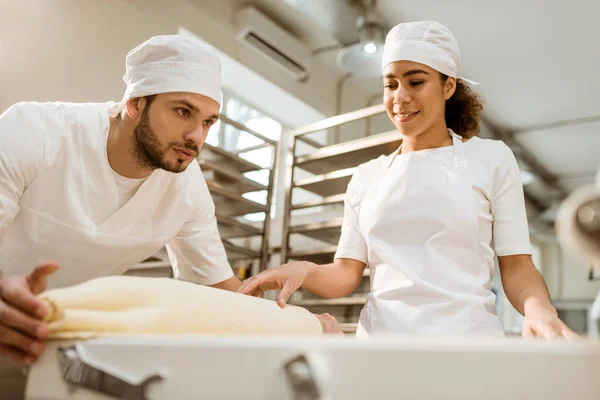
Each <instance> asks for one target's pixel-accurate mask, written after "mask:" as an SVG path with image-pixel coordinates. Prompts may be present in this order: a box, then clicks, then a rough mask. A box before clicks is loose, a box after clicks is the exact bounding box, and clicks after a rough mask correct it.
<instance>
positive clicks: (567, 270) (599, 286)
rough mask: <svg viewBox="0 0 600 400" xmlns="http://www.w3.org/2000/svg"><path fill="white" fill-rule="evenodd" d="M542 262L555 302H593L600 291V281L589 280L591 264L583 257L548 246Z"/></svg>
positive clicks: (544, 248) (545, 248) (555, 246)
mask: <svg viewBox="0 0 600 400" xmlns="http://www.w3.org/2000/svg"><path fill="white" fill-rule="evenodd" d="M542 260H543V264H542V273H543V275H544V278H545V279H546V283H547V284H548V288H549V290H550V293H551V295H552V298H553V299H554V300H583V301H587V300H589V301H591V300H593V299H594V298H595V297H596V294H597V293H598V292H599V291H600V281H589V280H588V273H589V270H590V266H591V262H590V261H589V260H587V259H586V258H584V257H582V256H581V255H579V254H574V253H571V252H566V251H561V249H560V247H559V246H557V245H555V244H546V245H545V246H544V247H543V249H542Z"/></svg>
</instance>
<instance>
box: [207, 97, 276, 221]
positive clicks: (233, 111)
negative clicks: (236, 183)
mask: <svg viewBox="0 0 600 400" xmlns="http://www.w3.org/2000/svg"><path fill="white" fill-rule="evenodd" d="M223 95H224V96H223V106H222V108H221V114H223V115H224V116H226V117H227V118H229V119H231V120H233V121H236V122H239V123H240V124H242V125H244V126H246V127H247V128H249V129H251V130H253V131H255V132H257V133H260V134H261V135H263V136H265V137H266V138H269V139H271V140H275V141H279V139H280V138H281V131H282V126H281V124H280V123H279V122H277V121H276V120H274V119H273V118H271V117H269V116H268V115H266V114H265V113H263V112H262V111H259V110H257V109H256V108H254V107H253V106H251V105H249V104H248V103H246V102H244V101H243V100H241V99H239V98H236V97H235V96H234V95H232V94H231V93H229V92H225V93H223ZM206 143H208V144H211V145H213V146H220V147H222V148H223V149H225V150H227V151H229V152H232V153H236V154H238V155H239V156H240V157H241V158H243V159H245V160H248V161H250V162H252V163H254V164H256V165H259V166H260V167H262V168H264V169H262V170H259V171H250V172H247V173H245V174H244V176H245V177H247V178H248V179H251V180H253V181H256V182H258V183H261V184H263V185H268V184H269V168H273V167H274V166H273V160H274V157H275V154H274V153H273V152H274V150H275V148H274V147H273V146H272V145H270V144H268V143H267V142H265V141H264V140H262V139H260V138H258V137H256V136H254V135H252V134H250V133H248V132H245V131H243V130H240V129H238V128H236V127H234V126H232V125H229V124H227V123H224V122H222V121H219V122H218V123H217V124H215V125H214V126H213V127H212V128H211V130H210V132H209V135H208V137H207V140H206ZM243 197H245V198H247V199H249V200H252V201H256V202H258V203H261V204H266V203H267V191H266V190H261V191H257V192H249V193H245V194H244V195H243ZM274 211H275V204H273V205H272V207H271V213H272V214H274ZM245 218H246V219H247V220H249V221H253V222H254V221H257V222H258V221H263V220H264V218H265V216H264V214H263V213H257V214H248V215H246V216H245Z"/></svg>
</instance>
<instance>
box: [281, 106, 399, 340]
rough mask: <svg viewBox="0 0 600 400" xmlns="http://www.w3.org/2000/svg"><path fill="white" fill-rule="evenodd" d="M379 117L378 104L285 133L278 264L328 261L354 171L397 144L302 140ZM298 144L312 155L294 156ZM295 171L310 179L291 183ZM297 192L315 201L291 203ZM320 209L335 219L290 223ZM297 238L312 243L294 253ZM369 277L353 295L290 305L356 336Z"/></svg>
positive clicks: (300, 299) (375, 139)
mask: <svg viewBox="0 0 600 400" xmlns="http://www.w3.org/2000/svg"><path fill="white" fill-rule="evenodd" d="M384 112H385V109H384V107H383V105H377V106H373V107H369V108H365V109H361V110H358V111H354V112H350V113H347V114H342V115H338V116H335V117H332V118H328V119H325V120H323V121H319V122H316V123H314V124H310V125H308V126H305V127H300V128H296V129H293V130H290V131H288V132H286V134H287V135H288V137H290V138H291V140H290V145H289V146H290V147H289V151H288V156H287V160H286V161H287V176H286V205H285V217H284V227H283V240H282V254H281V255H282V262H284V263H285V262H290V261H300V260H306V261H311V262H314V263H317V264H327V263H330V262H332V261H333V257H334V254H335V251H336V250H337V244H338V241H339V238H340V234H341V226H342V215H343V213H342V211H341V210H343V202H344V194H345V192H346V188H347V186H348V182H350V179H351V178H352V175H353V173H354V171H355V170H356V167H358V165H360V164H362V163H364V162H367V161H369V160H372V159H374V158H377V157H379V156H380V155H382V154H390V153H392V152H393V151H394V150H395V149H397V148H398V146H399V145H400V143H401V138H400V135H399V134H398V132H397V131H396V130H394V131H390V132H384V133H380V134H376V135H371V136H365V137H362V138H360V139H356V140H351V141H347V142H343V143H338V144H333V145H328V146H322V145H321V146H318V145H317V144H316V143H315V141H313V140H310V139H308V138H307V137H306V136H307V135H309V134H311V133H315V132H321V131H324V130H327V129H331V128H336V127H339V126H340V125H343V124H346V123H350V122H353V121H359V120H362V119H366V118H370V117H373V116H375V115H378V114H382V113H384ZM300 142H304V143H305V144H308V145H310V146H311V147H313V148H314V151H312V152H310V153H308V154H305V155H297V149H298V145H299V144H300ZM299 169H301V170H303V171H304V174H305V175H306V173H309V174H312V175H311V176H309V177H306V178H299V179H296V175H297V172H298V170H299ZM297 190H304V191H307V192H310V193H312V194H313V195H314V196H313V197H316V199H315V200H310V201H305V202H296V201H294V193H296V191H297ZM324 206H334V207H335V206H337V208H338V211H339V213H340V215H339V216H335V217H332V218H329V219H326V220H324V221H319V222H310V223H304V224H294V223H292V220H293V219H294V218H293V215H292V214H293V213H294V212H295V211H297V210H303V209H309V208H313V207H324ZM297 235H300V236H303V237H304V238H305V239H309V240H311V244H310V245H309V246H303V247H302V248H297V246H294V245H293V242H294V240H293V237H294V236H297ZM312 243H314V244H312ZM369 276H370V271H369V269H368V268H367V269H366V270H365V273H364V281H363V282H362V284H361V288H362V289H363V290H362V291H361V288H359V289H358V290H357V292H355V293H354V294H353V295H351V296H349V297H345V298H339V299H322V298H318V297H316V296H314V295H311V294H310V293H308V292H305V291H298V292H297V293H296V294H294V296H293V297H292V299H291V303H293V304H295V305H298V306H302V307H306V308H309V309H311V310H313V311H315V312H329V313H331V314H332V315H334V316H336V317H337V318H338V320H339V321H340V322H341V327H342V330H343V331H344V332H346V333H353V332H354V331H356V326H357V322H358V314H359V311H360V309H361V308H362V306H363V305H364V303H365V301H366V294H367V293H368V291H369V290H368V278H369Z"/></svg>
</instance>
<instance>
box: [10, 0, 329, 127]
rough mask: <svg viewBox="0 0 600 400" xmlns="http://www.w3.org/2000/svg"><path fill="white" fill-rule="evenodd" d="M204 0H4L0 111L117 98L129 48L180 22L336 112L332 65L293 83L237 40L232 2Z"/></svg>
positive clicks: (179, 25)
mask: <svg viewBox="0 0 600 400" xmlns="http://www.w3.org/2000/svg"><path fill="white" fill-rule="evenodd" d="M197 3H202V2H197ZM204 3H207V4H212V5H213V7H211V8H209V9H206V7H202V4H198V5H196V4H192V3H190V2H188V1H185V0H103V1H80V0H53V1H36V0H22V1H19V2H9V1H5V2H1V3H0V38H1V39H0V60H1V61H2V62H1V63H0V68H1V69H0V87H1V88H2V91H1V92H0V112H1V111H3V110H5V109H6V108H8V107H9V106H10V105H11V104H13V103H15V102H18V101H30V100H36V101H56V100H62V101H73V102H80V101H108V100H119V99H120V98H121V96H122V93H123V91H124V83H123V82H122V80H121V77H122V76H123V73H124V66H125V55H126V54H127V52H128V51H129V50H130V49H131V48H133V47H134V46H136V45H137V44H139V43H141V42H143V41H145V40H147V39H148V38H150V37H151V36H154V35H159V34H175V33H178V31H179V30H180V28H182V27H183V28H185V29H187V30H189V31H190V32H192V33H194V34H196V35H197V36H198V37H200V38H201V39H203V40H205V41H206V42H208V43H210V44H212V45H213V46H215V47H216V48H217V49H219V50H220V51H221V52H223V53H224V54H226V55H228V56H229V57H231V58H232V59H234V60H238V61H242V62H243V64H245V65H247V66H249V67H250V68H251V69H252V70H254V71H255V72H256V73H258V74H260V75H261V76H263V77H267V78H268V80H269V81H271V82H272V83H274V84H275V85H277V86H278V87H280V88H281V89H283V90H284V91H286V92H288V93H292V94H293V95H294V96H295V97H297V98H298V99H300V100H301V101H302V102H304V103H306V104H307V105H309V106H310V107H313V108H314V109H315V110H317V111H318V112H320V113H322V114H323V115H332V114H333V113H334V111H335V109H334V107H335V106H334V104H335V103H334V96H335V79H332V74H331V71H327V70H326V69H324V68H320V66H319V64H318V63H315V65H314V68H313V71H312V74H311V77H310V79H309V80H308V81H307V82H306V83H299V82H297V81H295V80H294V79H293V78H291V77H290V76H288V75H287V74H286V73H284V72H283V71H281V70H280V69H279V68H278V67H277V66H274V65H272V64H271V63H269V62H268V61H267V60H266V59H264V58H263V57H260V56H259V55H257V54H255V53H253V52H251V51H250V50H249V49H247V48H245V47H244V46H240V45H239V43H238V42H237V41H236V40H235V38H234V34H235V30H234V28H233V26H232V23H231V19H232V18H231V17H232V15H231V13H232V12H233V9H234V7H233V6H231V4H233V2H232V1H231V0H219V1H209V2H204ZM215 4H218V5H219V6H220V7H216V8H215V7H214V5H215ZM228 5H229V6H228ZM234 89H236V88H234ZM254 100H255V102H260V99H259V98H258V95H257V94H255V95H254ZM287 111H288V112H289V113H294V110H293V109H290V110H287ZM307 122H309V121H307Z"/></svg>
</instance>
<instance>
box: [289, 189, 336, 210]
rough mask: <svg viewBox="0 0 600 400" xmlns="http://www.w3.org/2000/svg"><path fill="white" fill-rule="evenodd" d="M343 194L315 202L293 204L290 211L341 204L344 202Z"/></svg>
mask: <svg viewBox="0 0 600 400" xmlns="http://www.w3.org/2000/svg"><path fill="white" fill-rule="evenodd" d="M344 196H345V194H344V193H342V194H336V195H334V196H329V197H324V198H322V199H319V200H315V201H308V202H306V203H300V204H294V205H293V206H292V207H291V209H292V210H300V209H302V208H310V207H318V206H327V205H332V204H338V203H339V204H341V203H343V202H344Z"/></svg>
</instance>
